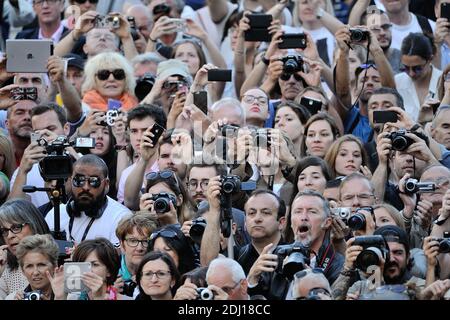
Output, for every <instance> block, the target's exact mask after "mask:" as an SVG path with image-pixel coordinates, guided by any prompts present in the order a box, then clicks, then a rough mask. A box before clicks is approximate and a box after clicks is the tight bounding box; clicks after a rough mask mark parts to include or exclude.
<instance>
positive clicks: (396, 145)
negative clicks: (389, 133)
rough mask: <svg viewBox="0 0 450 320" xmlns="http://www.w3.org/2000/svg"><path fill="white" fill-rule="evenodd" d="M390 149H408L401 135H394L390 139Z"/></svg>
mask: <svg viewBox="0 0 450 320" xmlns="http://www.w3.org/2000/svg"><path fill="white" fill-rule="evenodd" d="M392 149H394V150H397V151H405V150H406V149H408V141H407V140H406V138H405V137H403V136H396V137H395V138H394V139H392Z"/></svg>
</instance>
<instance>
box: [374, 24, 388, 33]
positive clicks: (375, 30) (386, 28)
mask: <svg viewBox="0 0 450 320" xmlns="http://www.w3.org/2000/svg"><path fill="white" fill-rule="evenodd" d="M391 28H392V23H385V24H382V25H381V26H379V27H378V26H376V27H375V26H374V27H371V28H370V30H372V31H373V32H380V31H381V29H383V30H384V31H387V30H389V29H391Z"/></svg>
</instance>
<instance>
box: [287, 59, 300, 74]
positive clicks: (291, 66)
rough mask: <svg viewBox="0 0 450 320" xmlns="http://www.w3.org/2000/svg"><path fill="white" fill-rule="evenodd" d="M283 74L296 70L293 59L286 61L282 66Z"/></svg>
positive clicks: (296, 66) (296, 64)
mask: <svg viewBox="0 0 450 320" xmlns="http://www.w3.org/2000/svg"><path fill="white" fill-rule="evenodd" d="M283 69H284V72H285V73H290V74H292V73H294V72H295V71H296V70H297V69H298V63H297V61H295V60H294V59H287V61H286V62H285V63H284V66H283Z"/></svg>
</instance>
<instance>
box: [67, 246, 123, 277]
mask: <svg viewBox="0 0 450 320" xmlns="http://www.w3.org/2000/svg"><path fill="white" fill-rule="evenodd" d="M92 252H95V253H96V254H97V257H98V259H99V260H100V262H101V263H103V264H104V265H105V266H106V269H108V272H109V277H106V284H107V285H113V284H114V281H116V279H117V274H118V273H119V269H120V256H119V254H118V253H117V250H116V248H114V246H113V244H112V243H111V242H110V241H109V240H108V239H105V238H101V237H99V238H96V239H93V240H85V241H82V242H80V244H79V245H78V246H77V247H76V248H75V250H74V252H73V256H72V261H73V262H84V261H86V259H87V257H88V256H89V255H90V254H91V253H92Z"/></svg>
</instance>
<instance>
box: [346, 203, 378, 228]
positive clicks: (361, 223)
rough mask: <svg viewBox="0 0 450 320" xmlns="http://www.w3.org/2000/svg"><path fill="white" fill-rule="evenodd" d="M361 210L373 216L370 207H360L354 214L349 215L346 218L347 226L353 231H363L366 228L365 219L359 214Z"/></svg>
mask: <svg viewBox="0 0 450 320" xmlns="http://www.w3.org/2000/svg"><path fill="white" fill-rule="evenodd" d="M361 210H364V211H369V212H370V213H371V214H372V215H373V214H374V213H373V208H372V207H361V208H358V209H357V210H356V212H355V214H354V215H351V216H350V217H349V218H348V220H347V225H348V226H349V228H350V229H352V230H353V231H356V230H364V229H365V228H366V217H365V216H364V214H363V213H362V212H361Z"/></svg>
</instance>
